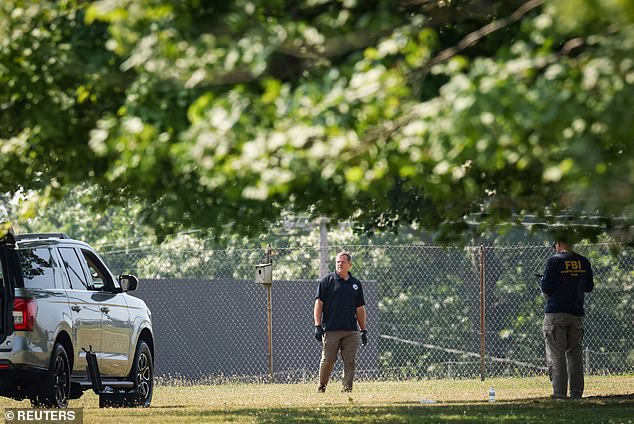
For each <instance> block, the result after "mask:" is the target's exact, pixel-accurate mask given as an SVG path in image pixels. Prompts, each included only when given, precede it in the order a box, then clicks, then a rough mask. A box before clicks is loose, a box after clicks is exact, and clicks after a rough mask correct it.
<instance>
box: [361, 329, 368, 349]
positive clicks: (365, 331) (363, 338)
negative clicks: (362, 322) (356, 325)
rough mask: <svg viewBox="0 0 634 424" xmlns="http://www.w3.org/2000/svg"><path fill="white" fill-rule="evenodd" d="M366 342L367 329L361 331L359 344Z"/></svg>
mask: <svg viewBox="0 0 634 424" xmlns="http://www.w3.org/2000/svg"><path fill="white" fill-rule="evenodd" d="M367 344H368V330H363V331H361V346H365V345H367Z"/></svg>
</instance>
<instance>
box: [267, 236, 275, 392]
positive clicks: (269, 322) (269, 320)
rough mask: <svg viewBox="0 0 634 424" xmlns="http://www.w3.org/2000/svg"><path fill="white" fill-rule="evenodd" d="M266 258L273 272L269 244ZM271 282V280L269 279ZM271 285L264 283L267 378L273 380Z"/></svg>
mask: <svg viewBox="0 0 634 424" xmlns="http://www.w3.org/2000/svg"><path fill="white" fill-rule="evenodd" d="M266 259H267V263H269V264H270V265H271V273H272V272H273V261H272V259H271V245H270V244H269V245H268V246H267V247H266ZM271 282H272V281H271ZM271 286H272V284H266V312H267V314H266V315H267V329H268V339H269V380H270V382H271V383H273V382H274V376H273V308H272V307H271Z"/></svg>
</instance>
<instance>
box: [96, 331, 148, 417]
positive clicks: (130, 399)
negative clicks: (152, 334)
mask: <svg viewBox="0 0 634 424" xmlns="http://www.w3.org/2000/svg"><path fill="white" fill-rule="evenodd" d="M130 379H131V380H132V381H134V389H133V391H131V392H128V393H116V392H115V393H105V394H101V395H99V407H100V408H106V407H113V408H121V407H123V408H134V407H137V406H142V407H145V408H148V407H149V406H150V403H152V393H153V391H154V361H153V360H152V352H151V351H150V348H149V347H148V345H147V343H146V342H145V341H143V340H139V343H138V344H137V347H136V352H135V354H134V364H133V365H132V370H131V371H130Z"/></svg>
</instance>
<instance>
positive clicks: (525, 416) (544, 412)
mask: <svg viewBox="0 0 634 424" xmlns="http://www.w3.org/2000/svg"><path fill="white" fill-rule="evenodd" d="M165 412H166V413H167V411H165ZM172 413H173V414H174V415H173V416H174V417H181V418H185V417H188V418H191V419H194V418H195V419H196V421H206V422H227V421H230V422H255V423H265V422H266V423H315V422H318V423H323V422H333V423H451V422H468V423H498V422H499V423H505V424H506V423H548V424H552V423H571V422H572V423H575V424H578V423H593V424H594V423H632V422H634V394H633V395H625V396H609V397H599V396H595V397H590V398H586V399H584V400H580V401H571V400H568V401H555V400H551V399H546V398H543V399H529V400H514V401H508V402H496V403H482V402H480V403H478V402H462V403H459V402H445V403H437V404H430V405H420V404H403V405H394V406H365V405H348V406H321V407H315V408H253V409H251V408H245V409H229V410H225V411H218V410H211V411H209V410H189V409H188V410H177V411H172Z"/></svg>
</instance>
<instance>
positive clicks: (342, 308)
mask: <svg viewBox="0 0 634 424" xmlns="http://www.w3.org/2000/svg"><path fill="white" fill-rule="evenodd" d="M351 267H352V257H351V256H350V254H349V253H348V252H343V251H342V252H339V253H337V257H336V267H335V270H336V272H332V273H330V274H328V275H326V276H325V277H324V278H323V279H322V280H321V281H320V282H319V286H318V287H317V296H315V310H314V315H315V338H316V339H317V341H319V342H321V343H322V345H323V348H322V353H321V363H320V366H319V386H318V387H317V391H318V392H325V391H326V386H327V385H328V380H329V379H330V374H331V373H332V369H333V367H334V365H335V361H336V360H337V353H338V352H340V354H341V359H342V360H343V381H342V384H343V389H342V391H344V392H351V391H352V380H353V379H354V370H355V367H356V356H357V350H358V349H359V331H361V346H365V345H366V343H367V342H368V332H367V330H366V328H365V317H366V313H365V299H364V298H363V287H362V286H361V282H360V281H359V280H357V279H356V278H354V277H353V276H352V274H351V273H350V272H349V271H350V268H351ZM357 323H358V326H357Z"/></svg>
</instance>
